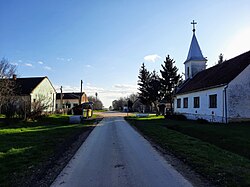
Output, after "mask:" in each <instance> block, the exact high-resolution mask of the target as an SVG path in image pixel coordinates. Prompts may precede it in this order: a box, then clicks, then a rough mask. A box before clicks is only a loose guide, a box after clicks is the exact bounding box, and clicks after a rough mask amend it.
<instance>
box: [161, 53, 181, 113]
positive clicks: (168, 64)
mask: <svg viewBox="0 0 250 187" xmlns="http://www.w3.org/2000/svg"><path fill="white" fill-rule="evenodd" d="M174 63H175V61H174V60H173V59H171V58H170V57H169V55H168V56H167V57H166V60H165V61H164V64H162V65H161V67H162V70H160V72H161V95H162V97H163V98H165V99H166V100H167V102H169V103H171V112H172V104H173V94H174V89H175V87H176V86H177V85H178V84H179V83H180V82H181V75H180V74H178V68H177V67H176V66H175V65H174Z"/></svg>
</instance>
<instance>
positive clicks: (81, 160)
mask: <svg viewBox="0 0 250 187" xmlns="http://www.w3.org/2000/svg"><path fill="white" fill-rule="evenodd" d="M122 115H126V114H124V113H106V114H105V116H106V117H105V118H104V119H103V120H102V121H101V122H100V123H99V124H98V126H97V127H96V128H95V129H94V130H93V131H92V133H91V134H90V135H89V137H88V138H87V139H86V141H85V142H84V143H83V145H82V146H81V147H80V148H79V150H78V151H77V153H76V154H75V156H74V157H73V158H72V159H71V161H70V162H69V163H68V165H67V166H66V167H65V168H64V170H63V171H62V172H61V173H60V174H59V176H58V177H57V178H56V180H55V181H54V183H53V184H52V186H70V187H77V186H154V187H156V186H168V187H172V186H176V187H177V186H178V187H180V186H192V185H191V183H190V182H188V181H187V180H186V179H184V177H183V176H182V175H181V174H179V173H178V172H177V171H176V170H175V169H174V168H173V167H172V166H171V165H169V164H168V163H167V162H166V161H165V160H164V159H163V157H161V156H160V155H159V153H158V152H157V151H156V150H155V149H154V148H153V147H152V146H151V145H150V143H149V142H148V141H147V140H145V139H144V138H143V137H142V136H141V135H139V134H138V132H136V131H135V130H134V129H133V128H132V127H131V126H130V125H129V124H128V123H127V122H126V121H125V120H124V119H123V117H121V116H122Z"/></svg>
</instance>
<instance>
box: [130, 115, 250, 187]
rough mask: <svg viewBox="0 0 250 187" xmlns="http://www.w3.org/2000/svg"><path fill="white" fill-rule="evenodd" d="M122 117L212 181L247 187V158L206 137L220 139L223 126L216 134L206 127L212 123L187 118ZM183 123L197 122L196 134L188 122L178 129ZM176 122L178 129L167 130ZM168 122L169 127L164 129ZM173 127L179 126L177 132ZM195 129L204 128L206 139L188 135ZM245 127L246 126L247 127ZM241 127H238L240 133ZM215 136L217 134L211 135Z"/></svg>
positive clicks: (249, 167) (249, 169) (249, 179)
mask: <svg viewBox="0 0 250 187" xmlns="http://www.w3.org/2000/svg"><path fill="white" fill-rule="evenodd" d="M126 119H127V120H128V121H129V122H130V123H131V124H132V125H134V126H135V127H136V128H137V129H138V130H140V131H141V132H142V133H143V134H144V135H146V136H147V137H148V138H150V139H151V140H152V141H153V142H155V143H156V144H158V145H160V146H161V147H162V148H163V149H165V150H167V151H171V152H172V153H173V154H174V155H175V156H177V157H178V158H180V159H181V160H183V161H184V162H185V163H187V164H188V165H190V166H191V167H192V168H193V169H194V170H195V171H197V172H198V173H200V174H201V175H203V176H204V177H206V178H208V179H209V180H210V181H212V182H213V183H215V184H218V185H222V186H250V174H249V173H250V160H249V159H248V158H246V157H243V156H241V155H239V154H235V153H233V152H231V151H230V150H231V149H230V150H226V148H224V149H222V148H221V147H219V146H217V145H216V144H215V143H212V142H213V141H209V140H210V139H218V140H220V138H223V137H224V136H225V135H226V133H225V132H223V133H222V132H221V133H219V132H220V131H223V129H221V130H217V133H216V134H214V133H213V132H214V131H216V130H210V131H209V129H210V128H211V129H213V128H214V127H213V126H214V125H207V124H206V126H202V125H204V124H195V122H190V121H189V122H186V121H185V122H184V121H173V120H172V121H170V120H165V119H159V118H157V117H155V118H154V119H152V118H133V117H128V118H126ZM186 123H192V124H193V125H200V127H196V133H193V132H192V131H193V129H195V127H193V128H192V124H189V129H185V133H184V132H183V131H184V130H183V131H181V130H180V129H182V127H183V126H185V125H187V124H186ZM177 124H178V125H179V128H176V127H175V130H173V129H171V127H172V128H173V127H174V125H177ZM168 125H169V127H170V128H168ZM183 128H184V127H183ZM203 128H204V129H203ZM224 128H226V127H224ZM227 128H230V127H227ZM238 128H240V127H238ZM242 128H244V127H242ZM176 129H179V132H178V131H177V130H176ZM197 129H200V131H201V129H203V130H204V131H206V130H208V132H207V133H206V135H204V136H206V138H204V137H203V139H202V138H199V137H195V135H192V133H193V134H197V133H198V132H199V130H197ZM249 129H250V127H248V130H249ZM245 130H246V129H245ZM245 130H242V132H243V131H245ZM218 131H219V132H218ZM188 132H189V133H188ZM209 132H210V133H209ZM238 133H239V134H237V133H236V134H233V133H231V135H232V134H233V135H234V136H236V137H233V138H237V137H238V136H239V135H240V130H239V132H238ZM187 134H189V135H187ZM197 136H198V135H197ZM215 136H217V137H216V138H215ZM242 141H243V140H242ZM246 144H247V143H246Z"/></svg>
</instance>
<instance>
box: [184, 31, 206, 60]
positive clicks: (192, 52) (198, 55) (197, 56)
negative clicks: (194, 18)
mask: <svg viewBox="0 0 250 187" xmlns="http://www.w3.org/2000/svg"><path fill="white" fill-rule="evenodd" d="M191 60H195V61H204V60H207V59H205V58H204V57H203V55H202V52H201V49H200V46H199V44H198V41H197V39H196V36H195V33H194V34H193V37H192V41H191V44H190V48H189V52H188V56H187V60H186V61H185V62H184V64H185V63H186V62H188V61H191Z"/></svg>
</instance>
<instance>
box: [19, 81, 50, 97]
mask: <svg viewBox="0 0 250 187" xmlns="http://www.w3.org/2000/svg"><path fill="white" fill-rule="evenodd" d="M45 78H47V77H29V78H17V79H16V80H15V81H16V85H17V88H16V92H17V94H21V95H27V94H30V93H31V92H32V91H33V90H34V89H35V88H36V87H37V86H38V84H40V83H41V82H42V81H43V79H45Z"/></svg>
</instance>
